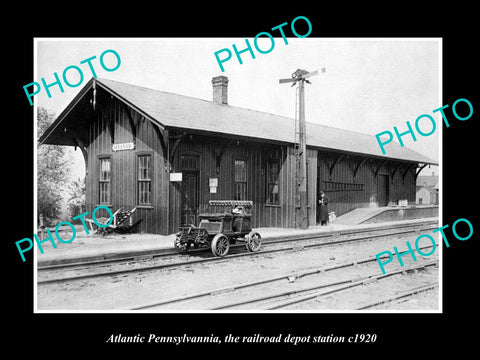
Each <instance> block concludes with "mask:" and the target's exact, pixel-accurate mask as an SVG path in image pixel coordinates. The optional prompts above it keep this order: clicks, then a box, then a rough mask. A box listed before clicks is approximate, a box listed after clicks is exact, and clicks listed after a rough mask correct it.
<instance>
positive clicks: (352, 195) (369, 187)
mask: <svg viewBox="0 0 480 360" xmlns="http://www.w3.org/2000/svg"><path fill="white" fill-rule="evenodd" d="M318 154H319V155H318V158H319V160H318V183H319V187H320V189H325V193H326V195H327V196H328V198H329V201H330V204H329V211H335V214H336V215H337V216H339V215H342V214H344V213H346V212H348V211H350V210H353V209H355V208H357V207H377V206H378V198H377V196H378V175H379V174H382V175H388V179H389V196H388V202H389V204H394V203H395V204H396V203H398V200H402V199H407V200H408V202H409V203H411V202H415V168H416V167H415V166H413V167H412V166H410V165H411V164H410V163H404V162H398V161H389V162H385V161H384V160H381V159H373V158H370V159H367V160H366V161H364V160H365V158H364V157H360V156H353V155H346V156H343V157H342V158H341V159H339V160H338V161H337V162H336V163H335V166H334V167H333V171H332V173H331V175H330V169H331V167H332V165H333V163H334V162H335V160H337V159H338V158H339V157H340V156H341V155H342V154H340V153H335V152H326V151H319V152H318ZM362 161H364V162H363V163H362V164H361V165H360V166H359V167H358V170H357V173H356V176H354V171H355V169H356V167H357V166H358V165H359V164H360V163H361V162H362ZM404 173H405V176H404ZM332 183H333V186H332ZM332 187H333V188H334V189H331V188H332ZM329 188H330V190H329Z"/></svg>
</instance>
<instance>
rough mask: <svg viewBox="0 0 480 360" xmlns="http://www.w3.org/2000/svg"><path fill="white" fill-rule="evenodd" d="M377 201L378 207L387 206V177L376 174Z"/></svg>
mask: <svg viewBox="0 0 480 360" xmlns="http://www.w3.org/2000/svg"><path fill="white" fill-rule="evenodd" d="M377 200H378V206H380V207H383V206H387V205H388V175H382V174H378V189H377Z"/></svg>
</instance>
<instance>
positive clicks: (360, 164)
mask: <svg viewBox="0 0 480 360" xmlns="http://www.w3.org/2000/svg"><path fill="white" fill-rule="evenodd" d="M369 159H370V158H368V157H367V158H365V159H363V160H362V161H360V162H359V163H358V165H357V166H355V169H353V178H356V177H357V172H358V170H359V169H360V166H362V165H363V164H365V162H366V161H367V160H369Z"/></svg>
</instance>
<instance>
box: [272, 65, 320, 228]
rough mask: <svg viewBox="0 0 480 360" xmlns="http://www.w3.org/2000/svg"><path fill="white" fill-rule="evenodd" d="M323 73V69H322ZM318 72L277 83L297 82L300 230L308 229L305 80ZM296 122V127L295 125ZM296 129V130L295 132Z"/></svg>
mask: <svg viewBox="0 0 480 360" xmlns="http://www.w3.org/2000/svg"><path fill="white" fill-rule="evenodd" d="M322 72H325V68H323V69H322ZM317 74H318V71H312V72H308V71H306V70H301V69H298V70H297V71H295V72H294V73H293V74H292V77H291V78H290V79H280V80H279V83H280V84H283V83H289V82H291V83H293V84H292V87H293V86H295V85H296V84H297V82H298V88H297V94H296V107H297V109H296V110H295V141H294V154H295V163H296V164H295V227H297V228H300V229H307V228H308V207H307V206H308V199H307V131H306V125H305V82H307V83H309V84H311V83H310V81H308V80H307V79H308V78H309V77H311V76H313V75H317ZM297 121H298V125H297ZM297 129H298V130H297Z"/></svg>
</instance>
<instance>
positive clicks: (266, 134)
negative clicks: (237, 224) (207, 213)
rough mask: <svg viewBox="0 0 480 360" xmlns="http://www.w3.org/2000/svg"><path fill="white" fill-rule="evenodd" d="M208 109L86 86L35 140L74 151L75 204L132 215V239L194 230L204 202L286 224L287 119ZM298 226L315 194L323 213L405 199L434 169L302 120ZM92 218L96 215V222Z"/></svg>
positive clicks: (117, 87) (290, 205)
mask: <svg viewBox="0 0 480 360" xmlns="http://www.w3.org/2000/svg"><path fill="white" fill-rule="evenodd" d="M212 85H213V101H206V100H202V99H197V98H192V97H187V96H183V95H178V94H172V93H167V92H163V91H158V90H152V89H147V88H143V87H139V86H135V85H130V84H126V83H121V82H117V81H112V80H105V79H99V78H97V79H93V78H92V79H91V80H90V81H89V82H88V83H87V84H86V85H85V86H84V87H83V88H82V89H81V91H80V92H79V93H78V95H77V96H76V97H75V98H74V99H73V100H72V101H71V102H70V104H69V105H68V106H67V107H66V109H65V110H64V111H63V112H62V113H61V114H60V115H59V116H58V117H57V118H56V120H55V121H54V122H53V124H52V125H51V126H50V127H49V128H48V129H47V130H46V131H45V133H44V134H42V136H41V137H40V140H39V142H40V143H41V144H52V145H65V146H75V147H78V148H80V150H81V151H82V154H83V157H84V159H85V167H86V204H87V211H89V212H90V213H91V212H92V211H93V209H94V208H95V207H97V206H98V205H105V206H108V207H110V208H111V210H112V212H115V211H116V210H117V209H118V208H120V207H121V208H123V209H124V210H126V209H132V208H134V207H136V211H135V213H134V215H133V220H134V221H136V220H139V219H142V222H141V223H140V226H139V228H138V230H137V231H138V232H145V233H156V234H170V233H173V232H176V231H177V229H178V226H180V225H182V224H190V223H194V224H197V216H198V213H199V212H203V211H204V209H206V207H207V205H208V201H209V200H230V199H233V200H252V201H253V203H254V207H253V209H252V214H253V215H252V226H253V227H295V169H296V160H295V153H294V134H295V121H294V119H291V118H287V117H283V116H278V115H274V114H269V113H264V112H260V111H254V110H249V109H244V108H240V107H235V106H231V105H228V99H227V94H228V79H227V78H226V77H225V76H217V77H215V78H213V79H212ZM306 133H307V198H308V223H309V225H315V223H316V220H315V219H316V201H315V200H316V198H317V196H318V193H319V191H320V190H321V189H322V190H324V191H325V193H326V194H327V196H328V197H329V200H330V203H329V211H335V213H336V215H337V216H339V215H342V214H344V213H346V212H348V211H350V210H352V209H355V208H359V207H384V206H388V205H391V204H397V203H398V201H399V200H404V199H406V200H408V202H409V203H414V202H415V195H416V178H417V175H418V173H419V171H420V170H421V168H422V167H424V166H425V165H427V164H436V163H435V161H433V160H431V159H429V158H427V157H425V156H423V155H421V154H418V153H416V152H414V151H412V150H410V149H408V148H405V147H401V146H400V145H399V144H396V143H393V142H392V143H391V144H389V149H388V156H385V155H382V154H381V151H380V149H379V147H378V144H377V141H376V139H375V137H374V136H373V135H365V134H361V133H357V132H353V131H347V130H341V129H336V128H332V127H327V126H322V125H318V124H313V123H308V122H307V130H306ZM99 216H101V215H99Z"/></svg>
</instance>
